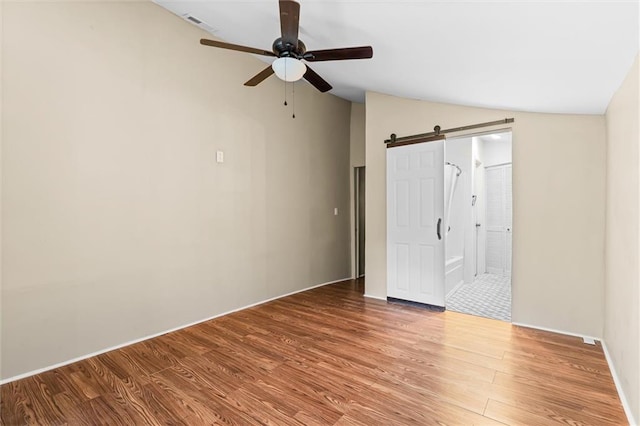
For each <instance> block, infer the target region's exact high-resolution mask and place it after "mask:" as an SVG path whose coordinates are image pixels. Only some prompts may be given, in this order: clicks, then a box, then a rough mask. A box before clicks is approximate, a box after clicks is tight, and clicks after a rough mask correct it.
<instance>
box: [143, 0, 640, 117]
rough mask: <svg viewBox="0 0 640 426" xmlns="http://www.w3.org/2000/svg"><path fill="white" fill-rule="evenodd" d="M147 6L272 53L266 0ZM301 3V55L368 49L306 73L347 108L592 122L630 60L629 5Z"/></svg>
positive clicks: (632, 22) (633, 23)
mask: <svg viewBox="0 0 640 426" xmlns="http://www.w3.org/2000/svg"><path fill="white" fill-rule="evenodd" d="M155 1H156V3H158V4H159V5H161V6H163V7H165V8H167V9H169V10H170V11H172V12H173V13H175V14H177V15H179V16H184V15H186V14H190V15H192V16H194V17H196V18H197V19H199V20H201V21H203V22H204V23H205V24H206V25H208V26H210V27H211V28H212V30H211V33H212V35H213V36H214V37H215V38H219V39H221V40H224V41H227V42H230V43H235V44H242V45H246V46H252V47H258V48H263V49H266V50H271V44H272V42H273V40H274V39H276V38H277V37H279V35H280V25H279V12H278V2H277V1H276V0H252V1H241V0H236V1H231V0H225V1H219V0H197V1H193V0H178V1H175V0H155ZM300 3H301V12H300V39H301V40H303V41H304V43H305V44H306V46H307V49H308V50H318V49H327V48H334V47H349V46H361V45H371V46H373V51H374V56H373V59H369V60H353V61H340V62H322V63H319V62H318V63H314V64H313V69H314V70H315V71H316V72H318V73H319V74H320V75H322V76H323V77H324V78H325V79H326V80H327V81H328V82H329V83H331V84H332V85H333V87H334V89H333V90H332V91H331V92H330V93H333V94H335V95H337V96H340V97H343V98H345V99H349V100H352V101H356V102H362V101H364V93H365V92H366V91H367V90H371V91H376V92H380V93H386V94H390V95H395V96H401V97H406V98H411V99H422V100H429V101H435V102H446V103H454V104H461V105H471V106H480V107H489V108H505V109H511V110H522V111H536V112H555V113H587V114H601V113H603V112H604V111H605V110H606V107H607V105H608V103H609V100H610V99H611V96H612V95H613V93H614V92H615V91H616V89H617V88H618V87H619V85H620V83H621V82H622V80H623V78H624V77H625V75H626V73H627V72H628V70H629V68H630V67H631V65H632V63H633V60H634V58H635V56H636V55H637V53H638V45H639V31H640V27H639V21H640V19H639V18H640V14H639V6H638V1H620V2H616V1H600V2H598V1H583V2H576V1H523V0H508V1H499V0H498V1H491V2H489V1H479V0H467V1H464V2H461V1H395V0H386V1H379V0H367V1H365V0H348V1H340V0H332V1H319V0H301V1H300ZM197 42H198V40H194V43H197ZM202 54H203V55H206V54H208V52H207V48H205V47H203V51H202ZM237 54H238V55H243V54H245V53H237ZM258 58H259V59H260V60H262V61H265V62H271V61H272V60H273V59H272V58H271V59H270V58H266V57H258ZM258 70H259V67H257V69H256V72H257V71H258ZM245 77H246V78H245ZM250 77H251V75H247V76H242V78H241V79H240V80H242V81H240V80H239V82H238V84H242V83H243V82H244V81H245V80H247V79H249V78H250ZM243 78H244V80H243ZM272 78H275V77H272ZM305 84H306V83H305ZM247 90H260V86H258V87H255V88H251V89H247Z"/></svg>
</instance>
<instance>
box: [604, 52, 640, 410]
mask: <svg viewBox="0 0 640 426" xmlns="http://www.w3.org/2000/svg"><path fill="white" fill-rule="evenodd" d="M639 72H640V71H639V68H638V58H636V61H635V63H634V65H633V67H632V68H631V70H630V72H629V74H628V76H627V78H626V79H625V81H624V83H623V84H622V86H621V87H620V89H618V91H617V92H616V94H615V95H614V97H613V99H612V100H611V103H610V104H609V107H608V109H607V114H606V122H607V210H606V251H605V253H606V258H605V264H606V279H605V293H604V304H605V307H604V340H605V343H606V345H607V349H608V351H609V355H610V357H611V360H612V362H613V367H614V369H615V371H616V373H617V375H618V378H619V379H620V385H621V386H622V389H623V390H624V393H625V395H626V397H627V401H628V403H629V407H630V408H631V411H632V413H633V417H634V418H635V420H636V421H640V350H639V343H638V342H639V341H640V316H639V315H638V311H639V310H640V289H639V287H640V265H639V263H638V261H639V259H640V251H639V248H638V240H639V238H640V210H639V203H640V197H639V195H640V193H639V191H640V182H639V173H638V166H639V164H640V150H639V149H638V145H639V144H640V135H639V133H638V119H639V116H640V109H639V108H638V96H639V95H640V93H639V90H640V89H639V85H638V79H639V77H638V73H639Z"/></svg>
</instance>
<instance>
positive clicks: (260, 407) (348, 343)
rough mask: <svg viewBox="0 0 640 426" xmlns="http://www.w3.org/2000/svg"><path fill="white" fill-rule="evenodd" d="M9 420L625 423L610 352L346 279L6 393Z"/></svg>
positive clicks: (2, 406) (3, 415) (5, 420)
mask: <svg viewBox="0 0 640 426" xmlns="http://www.w3.org/2000/svg"><path fill="white" fill-rule="evenodd" d="M0 391H1V395H0V396H1V402H0V410H1V412H0V424H2V425H23V424H42V425H64V424H69V425H96V424H108V425H142V424H152V425H154V424H163V425H204V424H207V425H209V424H220V425H251V424H267V425H302V424H305V425H333V424H335V425H368V426H369V425H381V424H384V425H390V424H419V425H430V424H438V425H442V424H451V425H467V424H468V425H471V424H475V425H501V424H511V425H552V424H558V423H560V424H567V425H587V424H592V425H601V426H606V425H622V424H626V418H625V416H624V412H623V409H622V407H621V404H620V400H619V398H618V395H617V393H616V389H615V386H614V384H613V381H612V378H611V375H610V373H609V369H608V367H607V363H606V361H605V358H604V355H603V352H602V348H601V347H600V346H589V345H585V344H583V343H582V341H581V339H579V338H574V337H567V336H561V335H557V334H553V333H547V332H543V331H537V330H531V329H525V328H520V327H516V326H512V325H511V324H508V323H504V322H500V321H495V320H489V319H483V318H477V317H472V316H467V315H463V314H458V313H455V312H444V313H436V312H428V311H424V310H421V309H419V308H414V307H407V306H402V305H396V304H388V303H385V302H383V301H378V300H371V299H365V298H364V297H363V296H362V283H361V282H356V281H346V282H343V283H338V284H334V285H330V286H325V287H321V288H318V289H314V290H311V291H307V292H304V293H299V294H297V295H294V296H289V297H286V298H283V299H280V300H277V301H274V302H270V303H266V304H263V305H260V306H257V307H254V308H251V309H246V310H244V311H241V312H237V313H233V314H230V315H227V316H225V317H221V318H218V319H215V320H212V321H207V322H205V323H202V324H199V325H196V326H193V327H189V328H187V329H183V330H180V331H177V332H174V333H169V334H165V335H163V336H161V337H158V338H155V339H151V340H147V341H145V342H142V343H138V344H135V345H132V346H128V347H126V348H123V349H119V350H115V351H112V352H108V353H106V354H103V355H99V356H96V357H93V358H89V359H87V360H84V361H80V362H77V363H75V364H71V365H68V366H65V367H62V368H58V369H55V370H52V371H48V372H45V373H42V374H39V375H37V376H33V377H29V378H26V379H23V380H19V381H16V382H13V383H9V384H6V385H4V386H2V387H1V389H0Z"/></svg>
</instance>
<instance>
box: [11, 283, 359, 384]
mask: <svg viewBox="0 0 640 426" xmlns="http://www.w3.org/2000/svg"><path fill="white" fill-rule="evenodd" d="M349 279H350V278H343V279H340V280H335V281H329V282H326V283H322V284H317V285H313V286H311V287H306V288H303V289H301V290H296V291H292V292H290V293H286V294H283V295H280V296H275V297H271V298H269V299H266V300H261V301H259V302H256V303H252V304H250V305H247V306H242V307H240V308H237V309H232V310H230V311H227V312H223V313H220V314H217V315H213V316H211V317H208V318H204V319H201V320H197V321H194V322H191V323H189V324H185V325H181V326H178V327H175V328H171V329H169V330H164V331H161V332H158V333H154V334H150V335H148V336H144V337H141V338H139V339H135V340H130V341H128V342H125V343H121V344H118V345H115V346H111V347H108V348H105V349H100V350H99V351H96V352H92V353H90V354H86V355H82V356H79V357H76V358H73V359H69V360H67V361H62V362H59V363H57V364H53V365H49V366H47V367H43V368H38V369H37V370H33V371H29V372H26V373H22V374H18V375H17V376H13V377H9V378H6V379H3V380H0V385H4V384H5V383H10V382H15V381H16V380H20V379H24V378H27V377H30V376H35V375H36V374H40V373H44V372H45V371H49V370H53V369H56V368H60V367H64V366H65V365H69V364H73V363H74V362H78V361H82V360H84V359H87V358H91V357H94V356H97V355H101V354H104V353H106V352H111V351H113V350H116V349H120V348H124V347H125V346H130V345H133V344H136V343H140V342H143V341H145V340H149V339H153V338H154V337H159V336H162V335H163V334H167V333H172V332H174V331H178V330H182V329H183V328H187V327H191V326H194V325H197V324H200V323H202V322H205V321H210V320H212V319H216V318H219V317H223V316H225V315H229V314H232V313H234V312H238V311H242V310H243V309H248V308H252V307H254V306H258V305H262V304H264V303H267V302H271V301H273V300H277V299H282V298H283V297H287V296H291V295H294V294H297V293H302V292H303V291H308V290H312V289H314V288H318V287H323V286H325V285H330V284H335V283H339V282H342V281H348V280H349Z"/></svg>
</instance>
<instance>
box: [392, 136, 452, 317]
mask: <svg viewBox="0 0 640 426" xmlns="http://www.w3.org/2000/svg"><path fill="white" fill-rule="evenodd" d="M443 221H444V141H442V140H439V141H434V142H425V143H418V144H413V145H406V146H399V147H394V148H388V149H387V295H388V296H389V297H393V298H397V299H403V300H409V301H413V302H420V303H426V304H429V305H434V306H442V307H444V286H445V281H444V278H445V277H444V263H445V259H444V254H445V251H444V233H445V229H444V223H443Z"/></svg>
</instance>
